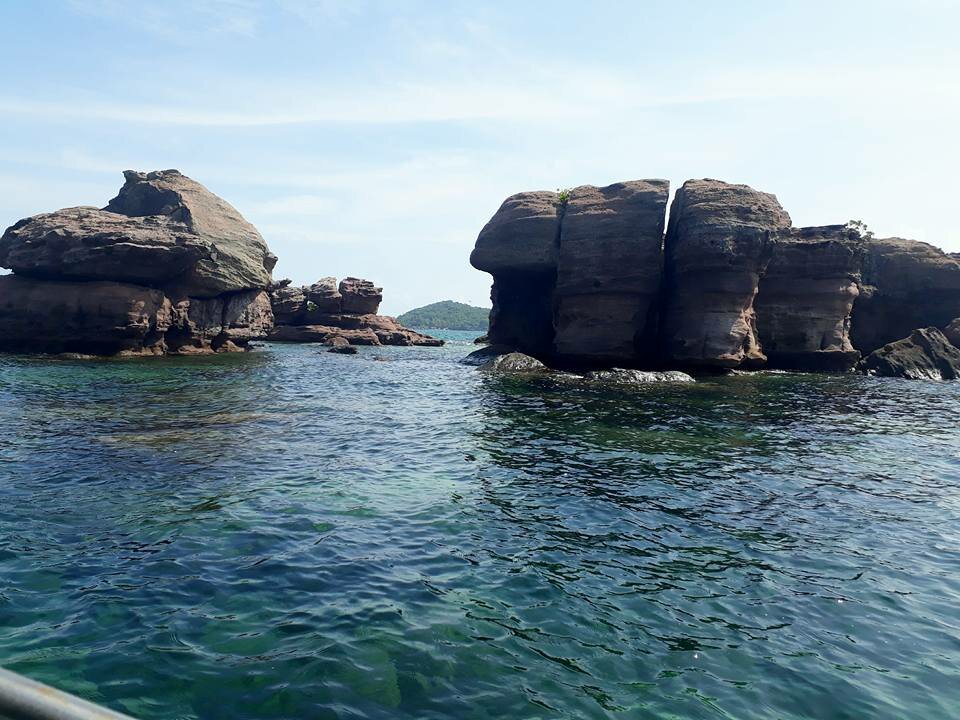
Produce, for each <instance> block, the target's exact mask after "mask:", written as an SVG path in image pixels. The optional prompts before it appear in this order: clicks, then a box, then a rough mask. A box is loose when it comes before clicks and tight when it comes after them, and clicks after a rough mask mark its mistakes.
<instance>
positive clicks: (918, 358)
mask: <svg viewBox="0 0 960 720" xmlns="http://www.w3.org/2000/svg"><path fill="white" fill-rule="evenodd" d="M860 368H861V369H862V370H863V371H864V372H866V373H867V374H868V375H879V376H883V377H900V378H908V379H910V380H957V379H960V349H958V348H956V347H955V346H954V345H952V344H951V343H950V341H949V340H947V338H946V337H945V336H944V334H943V333H942V332H940V331H939V330H937V329H936V328H933V327H929V328H925V329H921V330H914V331H913V332H912V333H910V336H909V337H906V338H904V339H902V340H897V341H896V342H892V343H889V344H887V345H884V346H883V347H882V348H880V349H879V350H875V351H874V352H872V353H871V354H870V355H868V356H867V357H865V358H864V359H863V361H862V362H861V363H860Z"/></svg>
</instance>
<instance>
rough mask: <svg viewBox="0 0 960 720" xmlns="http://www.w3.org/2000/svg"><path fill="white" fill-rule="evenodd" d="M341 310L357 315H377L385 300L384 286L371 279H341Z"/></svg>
mask: <svg viewBox="0 0 960 720" xmlns="http://www.w3.org/2000/svg"><path fill="white" fill-rule="evenodd" d="M339 292H340V296H341V297H342V300H341V301H340V312H343V313H350V314H355V315H376V314H377V311H378V310H379V309H380V303H381V302H382V301H383V288H378V287H377V286H376V285H374V284H373V283H372V282H370V281H369V280H362V279H360V278H355V277H348V278H344V279H343V280H341V281H340V287H339Z"/></svg>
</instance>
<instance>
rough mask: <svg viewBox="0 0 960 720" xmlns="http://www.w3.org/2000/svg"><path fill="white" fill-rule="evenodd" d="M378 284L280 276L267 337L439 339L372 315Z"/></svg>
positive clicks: (373, 341)
mask: <svg viewBox="0 0 960 720" xmlns="http://www.w3.org/2000/svg"><path fill="white" fill-rule="evenodd" d="M382 299H383V291H382V290H381V288H378V287H376V286H374V284H373V283H372V282H370V281H369V280H361V279H359V278H345V279H344V280H343V281H342V282H341V283H340V284H339V286H338V285H337V280H336V278H332V277H328V278H323V279H321V280H319V281H317V282H315V283H314V284H313V285H310V286H309V287H302V288H297V287H291V286H290V284H289V280H284V281H281V282H280V283H277V284H276V285H274V286H273V289H272V290H271V291H270V300H271V302H272V303H273V314H274V317H275V320H276V327H275V328H274V329H273V331H272V333H271V335H270V339H271V340H277V341H280V342H308V343H309V342H332V341H333V340H334V339H335V338H341V339H342V340H343V341H344V342H347V343H349V344H353V345H424V346H431V347H436V346H439V345H443V341H442V340H438V339H436V338H432V337H430V336H429V335H424V334H422V333H418V332H416V331H415V330H410V329H409V328H405V327H403V326H402V325H400V323H398V322H397V321H396V320H395V319H394V318H392V317H387V316H385V315H377V314H376V311H377V310H379V308H380V301H381V300H382Z"/></svg>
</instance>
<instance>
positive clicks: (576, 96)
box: [0, 0, 960, 313]
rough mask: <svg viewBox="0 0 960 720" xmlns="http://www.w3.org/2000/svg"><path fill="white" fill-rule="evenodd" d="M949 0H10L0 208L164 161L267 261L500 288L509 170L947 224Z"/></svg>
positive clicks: (393, 294)
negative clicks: (694, 181)
mask: <svg viewBox="0 0 960 720" xmlns="http://www.w3.org/2000/svg"><path fill="white" fill-rule="evenodd" d="M957 28H960V3H955V2H944V1H943V0H940V1H935V0H911V1H909V2H907V1H904V2H897V3H894V2H885V1H883V0H871V1H870V2H858V1H856V0H848V1H845V2H838V1H837V0H834V1H833V2H819V1H817V0H804V1H802V2H791V1H790V0H784V1H781V2H767V1H764V2H746V1H743V2H737V1H736V0H730V1H728V2H723V3H721V2H706V1H704V2H697V1H694V0H690V1H687V2H665V1H664V2H639V1H635V2H564V1H561V0H556V1H554V2H489V3H484V2H480V1H479V0H475V1H474V2H455V1H450V2H441V1H439V0H437V1H434V2H416V1H415V0H406V1H404V2H399V1H397V2H368V1H364V0H355V1H354V2H335V1H334V0H273V1H269V0H264V1H263V2H259V1H256V0H165V1H164V2H151V3H131V2H128V1H127V0H75V1H74V0H64V1H62V2H59V1H57V0H45V1H44V2H39V1H37V0H0V68H2V70H3V74H2V77H3V82H2V83H0V129H2V132H0V225H2V226H6V225H9V224H12V223H13V222H14V221H16V220H18V219H19V218H21V217H25V216H28V215H31V214H34V213H37V212H42V211H48V210H53V209H56V208H59V207H65V206H71V205H82V204H89V205H103V204H105V203H106V201H107V200H108V199H109V198H110V197H112V196H113V195H114V194H115V192H116V190H117V189H118V188H119V186H120V184H121V182H122V178H121V175H120V172H121V171H122V170H123V169H126V168H134V169H141V170H150V169H160V168H170V167H175V168H178V169H180V170H181V171H183V172H185V173H187V174H188V175H190V176H191V177H194V178H195V179H197V180H199V181H200V182H202V183H204V184H205V185H207V186H208V187H209V188H210V189H211V190H213V191H214V192H216V193H218V194H220V195H222V196H223V197H225V198H226V199H227V200H229V201H230V202H231V203H233V204H234V205H235V206H236V207H237V208H238V209H239V210H240V211H241V212H242V213H243V214H244V215H245V216H246V217H247V218H248V219H249V220H250V221H252V222H253V223H254V224H255V225H256V226H257V227H258V228H259V229H260V231H261V232H262V233H263V235H264V237H266V239H267V241H268V242H269V244H270V246H271V248H272V249H273V250H274V252H275V253H277V254H278V255H279V256H280V258H281V259H280V263H279V264H278V267H277V271H276V273H275V275H276V276H277V277H284V276H286V277H291V278H293V280H294V281H296V282H297V283H307V282H311V281H313V280H315V279H317V278H319V277H321V276H324V275H335V276H338V277H343V276H345V275H348V274H352V275H359V276H361V277H368V278H370V279H372V280H375V281H376V282H378V283H380V284H382V285H383V286H384V288H385V301H384V305H383V309H384V311H385V312H390V313H399V312H402V311H404V310H406V309H409V308H410V307H413V306H415V305H419V304H424V303H427V302H432V301H434V300H439V299H447V298H450V299H456V300H463V301H467V302H472V303H476V304H487V301H488V289H489V277H488V276H487V275H485V274H483V273H479V272H477V271H475V270H473V269H471V268H470V266H469V264H468V262H467V257H468V255H469V252H470V249H471V248H472V246H473V242H474V240H475V238H476V235H477V233H478V232H479V230H480V228H481V227H482V226H483V224H484V223H485V222H486V220H487V219H488V218H489V217H490V215H491V214H492V213H493V212H494V211H495V210H496V209H497V207H498V206H499V204H500V202H501V201H502V200H503V198H504V197H506V196H507V195H509V194H511V193H514V192H518V191H520V190H528V189H554V188H557V187H569V186H574V185H578V184H583V183H592V184H607V183H610V182H615V181H617V180H628V179H636V178H644V177H665V178H668V179H670V180H671V182H672V184H673V186H674V187H676V186H678V185H679V184H680V183H682V182H683V180H685V179H688V178H691V177H716V178H721V179H724V180H729V181H731V182H745V183H748V184H750V185H753V186H754V187H757V188H759V189H763V190H767V191H770V192H774V193H776V194H777V196H778V197H779V198H780V200H781V202H782V203H783V205H784V206H785V207H786V208H787V210H788V211H789V212H790V213H791V215H792V216H793V218H794V221H795V223H796V224H798V225H799V224H806V225H809V224H824V223H831V222H844V221H846V220H848V219H851V218H861V219H863V220H865V221H866V222H867V223H868V225H870V227H871V228H873V229H874V230H875V231H876V232H877V233H878V234H879V235H901V236H905V237H913V238H917V239H921V240H926V241H928V242H932V243H934V244H936V245H939V246H941V247H943V248H945V249H947V250H951V251H960V229H958V228H957V225H956V223H955V222H954V220H953V216H954V215H955V214H956V211H955V207H956V204H957V193H958V187H957V185H958V183H957V179H956V178H957V177H958V173H957V168H958V167H960V142H958V137H960V42H958V40H957Z"/></svg>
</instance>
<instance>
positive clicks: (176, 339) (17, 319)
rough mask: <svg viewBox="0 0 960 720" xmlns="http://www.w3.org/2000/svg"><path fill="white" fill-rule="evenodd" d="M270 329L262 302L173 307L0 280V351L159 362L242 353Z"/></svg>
mask: <svg viewBox="0 0 960 720" xmlns="http://www.w3.org/2000/svg"><path fill="white" fill-rule="evenodd" d="M272 327H273V315H272V313H271V312H270V301H269V298H268V297H267V294H266V293H265V292H263V291H260V290H252V291H242V292H239V293H232V294H228V295H224V296H220V297H217V298H181V299H179V300H175V301H174V300H171V299H170V298H168V297H167V296H166V295H164V293H163V292H162V291H160V290H157V289H154V288H147V287H143V286H141V285H132V284H129V283H115V282H108V281H90V282H69V281H55V280H53V281H45V280H36V279H34V278H28V277H27V278H25V277H20V276H18V275H4V276H2V277H0V350H3V351H9V352H44V353H63V352H72V353H81V354H91V355H115V354H125V355H163V354H193V353H205V352H224V351H231V350H239V349H242V348H243V347H244V346H245V345H246V344H247V343H248V342H249V341H250V340H252V339H255V338H262V337H265V336H266V334H267V333H268V332H269V331H270V329H271V328H272Z"/></svg>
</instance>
